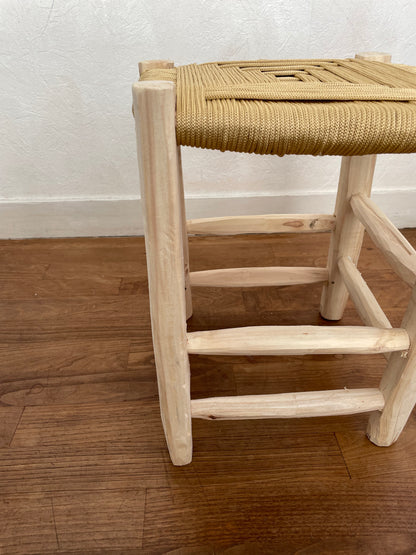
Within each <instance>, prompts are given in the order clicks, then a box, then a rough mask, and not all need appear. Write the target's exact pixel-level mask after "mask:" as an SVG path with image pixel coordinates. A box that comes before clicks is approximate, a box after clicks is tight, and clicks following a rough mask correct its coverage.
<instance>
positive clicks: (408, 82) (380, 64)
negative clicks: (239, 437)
mask: <svg viewBox="0 0 416 555" xmlns="http://www.w3.org/2000/svg"><path fill="white" fill-rule="evenodd" d="M139 68H140V76H141V77H140V81H138V82H137V83H135V84H134V85H133V112H134V116H135V120H136V134H137V152H138V159H139V167H140V175H141V195H142V206H143V212H144V219H145V236H146V256H147V267H148V277H149V297H150V309H151V321H152V334H153V345H154V353H155V362H156V370H157V379H158V388H159V399H160V408H161V415H162V421H163V427H164V431H165V435H166V440H167V444H168V448H169V453H170V456H171V459H172V462H173V463H174V464H176V465H184V464H187V463H189V462H190V461H191V459H192V430H191V420H192V418H205V419H243V418H291V417H294V418H296V417H308V416H328V415H344V414H354V413H360V412H370V413H371V414H370V420H369V426H368V431H367V433H368V437H369V439H370V440H371V441H372V442H373V443H375V444H376V445H380V446H388V445H391V444H392V443H393V442H394V441H395V440H396V439H397V438H398V436H399V435H400V433H401V431H402V429H403V427H404V426H405V424H406V422H407V420H408V418H409V415H410V413H411V411H412V409H413V407H414V404H415V402H416V348H415V343H416V306H415V304H416V290H415V288H414V285H415V282H416V251H415V250H414V249H413V247H412V246H411V245H410V244H409V243H408V241H407V240H406V239H405V238H404V237H403V235H402V234H401V233H400V232H399V231H398V230H397V229H396V227H395V226H394V225H393V224H392V222H391V221H390V220H389V219H388V218H387V216H386V215H385V214H384V213H383V212H382V211H381V210H380V209H379V208H378V207H377V206H376V205H375V204H374V203H373V202H372V200H370V193H371V185H372V179H373V173H374V166H375V162H376V155H377V154H381V153H407V152H416V103H415V101H416V68H411V67H409V66H403V65H398V64H392V63H390V56H389V55H387V54H378V53H366V54H357V55H356V57H355V58H352V59H330V60H321V59H319V60H315V59H314V60H306V59H305V60H278V61H274V60H260V61H250V62H217V63H208V64H201V65H195V64H191V65H187V66H179V67H174V65H173V63H172V62H169V61H147V62H141V63H140V64H139ZM181 145H183V146H193V147H200V148H209V149H216V150H222V151H225V150H230V151H235V152H249V153H250V152H254V153H258V154H277V155H279V156H283V155H286V154H298V155H300V154H312V155H320V156H323V155H337V156H342V164H341V173H340V178H339V186H338V193H337V199H336V206H335V213H334V215H326V214H280V215H278V214H269V215H261V216H235V217H222V218H204V219H199V220H188V221H187V220H186V217H185V205H184V190H183V180H182V168H181V158H180V146H181ZM293 222H295V223H296V226H294V225H293ZM364 229H365V230H367V232H368V234H369V235H370V237H371V238H372V240H373V242H374V243H375V245H376V246H377V247H378V248H379V249H380V250H381V251H382V252H383V254H384V255H385V256H386V258H387V260H388V261H389V262H390V264H391V266H392V268H393V269H394V270H395V272H396V273H397V274H398V276H399V277H400V278H401V279H403V280H404V281H405V282H406V283H407V284H409V285H410V286H411V287H413V292H412V297H411V300H410V303H409V306H408V308H407V311H406V313H405V315H404V319H403V322H402V324H401V327H400V328H392V326H391V324H390V322H389V320H388V319H387V317H386V316H385V314H384V312H383V311H382V309H381V308H380V306H379V304H378V302H377V300H376V299H375V297H374V295H373V294H372V292H371V291H370V289H369V287H368V285H367V284H366V282H365V281H364V279H363V278H362V276H361V274H360V272H359V271H358V269H357V261H358V257H359V254H360V250H361V244H362V240H363V234H364ZM297 230H298V231H302V232H317V231H330V232H331V242H330V249H329V255H328V264H327V267H326V268H315V267H311V268H309V267H264V268H260V267H255V268H233V269H218V270H207V271H200V272H191V271H190V269H189V255H188V234H193V235H205V234H208V235H232V234H239V233H284V232H294V231H297ZM315 282H322V283H323V291H322V299H321V308H320V312H321V315H322V316H323V318H325V319H327V320H340V319H341V318H342V315H343V311H344V308H345V305H346V302H347V299H348V297H349V296H350V297H351V299H352V301H353V302H354V304H355V306H356V308H357V311H358V313H359V315H360V317H361V319H362V321H363V323H364V324H365V325H364V326H336V327H328V326H251V327H241V328H234V329H220V330H211V331H196V332H192V333H187V325H186V321H187V319H188V318H189V317H190V316H191V314H192V298H191V288H192V287H200V286H210V287H227V286H230V287H249V286H271V285H273V286H279V285H280V286H281V285H291V284H300V283H304V284H307V283H315ZM191 353H197V354H208V355H304V354H351V353H354V354H360V353H361V354H370V353H384V354H385V356H386V358H387V359H388V362H387V366H386V369H385V372H384V374H383V377H382V380H381V383H380V387H379V388H364V389H340V390H332V391H314V392H298V393H280V394H276V395H245V396H231V397H212V398H207V399H196V400H192V399H191V396H190V367H189V358H188V355H189V354H191Z"/></svg>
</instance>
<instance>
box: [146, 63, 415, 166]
mask: <svg viewBox="0 0 416 555" xmlns="http://www.w3.org/2000/svg"><path fill="white" fill-rule="evenodd" d="M141 80H167V81H173V82H175V83H176V91H177V115H176V118H177V141H178V144H181V145H184V146H194V147H200V148H210V149H215V150H222V151H224V150H231V151H236V152H255V153H257V154H278V155H279V156H283V155H285V154H313V155H328V154H329V155H343V156H355V155H364V154H379V153H383V152H396V153H399V152H416V73H415V68H412V67H408V66H403V65H396V64H387V63H382V62H373V61H365V60H356V59H345V60H277V61H268V60H260V61H255V62H245V61H243V62H216V63H208V64H201V65H196V64H192V65H186V66H179V67H177V68H174V69H151V70H148V71H145V72H144V73H143V74H142V76H141Z"/></svg>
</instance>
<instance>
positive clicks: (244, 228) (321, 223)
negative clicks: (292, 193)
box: [187, 214, 335, 235]
mask: <svg viewBox="0 0 416 555" xmlns="http://www.w3.org/2000/svg"><path fill="white" fill-rule="evenodd" d="M334 226H335V218H334V216H331V215H329V214H328V215H326V214H265V215H264V216H228V217H222V218H200V219H198V220H188V221H187V230H188V233H189V234H191V235H238V234H246V233H294V232H295V233H308V232H309V233H311V232H322V231H331V230H332V229H334Z"/></svg>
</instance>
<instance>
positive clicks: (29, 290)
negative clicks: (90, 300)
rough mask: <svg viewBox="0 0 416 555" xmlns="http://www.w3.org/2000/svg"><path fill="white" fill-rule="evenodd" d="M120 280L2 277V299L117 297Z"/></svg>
mask: <svg viewBox="0 0 416 555" xmlns="http://www.w3.org/2000/svg"><path fill="white" fill-rule="evenodd" d="M120 282H121V280H120V278H117V277H109V278H106V277H100V276H89V277H88V278H83V279H82V278H70V279H64V278H56V279H50V278H44V279H33V277H30V276H29V277H21V275H19V276H18V277H16V279H14V280H11V279H10V277H9V276H7V277H3V278H2V277H0V299H2V300H17V299H50V298H52V299H54V298H57V297H58V298H59V297H67V296H68V297H69V296H71V297H85V296H91V297H95V296H104V295H117V294H118V293H119V290H120Z"/></svg>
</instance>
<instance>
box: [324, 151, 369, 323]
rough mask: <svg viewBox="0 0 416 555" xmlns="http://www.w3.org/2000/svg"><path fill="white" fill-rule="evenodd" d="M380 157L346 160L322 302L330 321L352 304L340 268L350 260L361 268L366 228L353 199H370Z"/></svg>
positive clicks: (343, 166) (337, 202) (339, 191)
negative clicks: (341, 261)
mask: <svg viewBox="0 0 416 555" xmlns="http://www.w3.org/2000/svg"><path fill="white" fill-rule="evenodd" d="M375 162H376V157H375V156H373V155H371V156H351V157H348V156H344V157H343V158H342V163H341V173H340V178H339V185H338V194H337V201H336V206H335V216H336V222H335V230H334V231H333V232H332V234H331V243H330V247H329V255H328V282H327V283H326V284H325V285H324V289H323V291H322V298H321V315H322V316H323V318H326V319H327V320H340V319H341V318H342V314H343V312H344V308H345V305H346V303H347V300H348V291H347V288H346V286H345V284H344V280H343V278H342V275H341V272H340V271H339V268H338V260H339V259H340V258H342V257H346V258H350V259H351V261H352V262H353V263H354V264H357V260H358V257H359V255H360V251H361V245H362V242H363V236H364V227H363V226H362V224H361V223H360V221H359V220H358V219H357V218H356V217H355V215H354V213H353V211H352V208H351V206H350V198H351V195H353V194H355V193H357V192H361V193H363V194H364V195H367V196H368V195H369V194H370V192H371V184H372V180H373V173H374V166H375Z"/></svg>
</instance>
